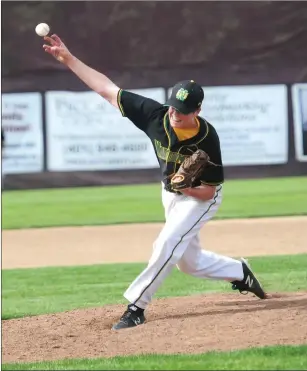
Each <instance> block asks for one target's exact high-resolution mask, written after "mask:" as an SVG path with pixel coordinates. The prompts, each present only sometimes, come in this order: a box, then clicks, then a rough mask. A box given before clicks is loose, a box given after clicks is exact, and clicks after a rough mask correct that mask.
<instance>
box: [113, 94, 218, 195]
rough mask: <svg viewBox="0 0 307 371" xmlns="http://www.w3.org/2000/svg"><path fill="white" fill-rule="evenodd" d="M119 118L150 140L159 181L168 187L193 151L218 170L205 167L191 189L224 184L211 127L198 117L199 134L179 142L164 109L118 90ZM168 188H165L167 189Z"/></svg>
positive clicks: (216, 138)
mask: <svg viewBox="0 0 307 371" xmlns="http://www.w3.org/2000/svg"><path fill="white" fill-rule="evenodd" d="M117 102H118V106H119V108H120V111H121V114H122V115H123V116H124V117H127V118H128V119H129V120H130V121H132V122H133V123H134V125H135V126H136V127H138V128H139V129H140V130H142V131H143V132H144V133H145V134H146V135H147V136H148V137H149V139H150V140H151V142H152V144H153V147H154V150H155V153H156V156H157V159H158V162H159V165H160V169H161V172H162V181H163V183H164V184H165V186H167V185H169V183H170V179H171V177H172V175H173V174H174V173H175V172H176V171H177V170H178V169H179V166H180V164H181V163H182V162H183V160H184V159H185V157H187V156H191V154H192V153H194V152H195V151H196V150H197V149H202V150H203V151H205V152H207V153H208V155H209V157H210V161H212V162H214V163H215V164H217V165H219V166H208V167H206V168H205V170H204V172H203V174H202V175H201V176H200V178H199V180H198V181H197V182H196V183H195V184H194V186H199V185H200V184H201V183H203V184H208V185H219V184H221V183H223V182H224V171H223V164H222V156H221V148H220V141H219V137H218V134H217V132H216V130H215V129H214V127H213V126H212V125H211V124H210V123H209V122H207V121H206V120H204V119H203V118H201V117H197V119H198V121H199V132H198V134H197V135H195V136H194V137H192V138H190V139H186V140H182V141H179V140H178V138H177V136H176V133H175V131H174V130H173V129H172V127H171V125H170V122H169V116H168V107H166V106H164V105H162V104H161V103H159V102H156V101H155V100H153V99H149V98H146V97H143V96H141V95H138V94H135V93H131V92H128V91H126V90H122V89H121V90H119V92H118V97H117ZM167 188H168V187H167Z"/></svg>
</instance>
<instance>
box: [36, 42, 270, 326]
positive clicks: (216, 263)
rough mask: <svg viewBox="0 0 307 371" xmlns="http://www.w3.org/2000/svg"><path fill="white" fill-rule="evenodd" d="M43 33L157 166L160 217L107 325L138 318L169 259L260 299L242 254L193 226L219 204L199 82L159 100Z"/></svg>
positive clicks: (218, 172)
mask: <svg viewBox="0 0 307 371" xmlns="http://www.w3.org/2000/svg"><path fill="white" fill-rule="evenodd" d="M44 39H45V41H46V44H45V45H43V48H44V50H45V51H46V52H47V53H49V54H51V55H52V56H54V57H55V58H56V59H57V60H58V61H59V62H61V63H63V64H64V65H66V66H67V67H68V68H69V69H70V70H71V71H72V72H73V73H75V74H76V76H78V77H79V78H80V79H81V80H82V81H83V82H84V83H85V84H86V85H87V86H88V87H89V88H90V89H92V90H93V91H95V92H97V93H98V94H100V95H101V96H102V97H103V98H104V99H106V100H107V101H108V102H109V103H110V104H112V105H113V106H115V107H116V108H118V109H119V110H120V112H121V114H122V115H123V116H125V117H127V118H128V119H129V120H130V121H131V122H132V123H133V124H134V125H136V126H137V127H138V128H139V129H140V130H142V131H143V132H144V133H145V134H146V135H147V136H148V137H149V138H150V140H151V142H152V145H153V147H154V150H155V153H156V156H157V159H158V161H159V165H160V169H161V186H162V187H161V188H162V203H163V206H164V210H165V220H166V221H165V225H164V227H163V229H162V230H161V232H160V234H159V235H158V236H157V238H156V240H155V241H154V244H153V253H152V256H151V258H150V260H149V263H148V265H147V267H146V268H145V269H144V270H143V272H141V273H140V274H139V276H138V277H137V278H136V279H135V280H134V281H133V282H132V283H131V285H130V286H129V287H128V289H127V290H126V292H125V293H124V297H125V298H126V299H127V300H128V303H129V304H128V306H127V308H126V310H125V311H124V313H123V315H122V317H121V318H120V319H119V321H118V323H115V324H114V326H113V329H114V330H120V329H125V328H129V327H134V326H137V325H140V324H143V323H144V322H145V315H144V311H145V309H146V308H147V306H148V305H149V304H150V302H151V300H152V298H153V296H154V294H155V293H156V291H157V290H158V288H159V287H160V285H161V284H162V282H163V281H164V280H165V278H166V277H167V276H168V275H169V274H170V272H171V271H172V269H173V268H174V267H177V268H178V269H179V270H180V271H182V272H184V273H187V274H190V275H192V276H195V277H199V278H202V279H208V278H210V279H216V280H226V281H228V282H229V283H231V284H232V288H233V289H235V290H239V291H240V292H241V293H242V292H251V293H253V294H255V295H256V296H257V297H258V298H260V299H265V298H266V297H267V294H266V293H265V292H264V290H263V288H262V287H261V284H260V282H259V280H258V279H257V278H256V276H255V275H254V273H253V272H252V270H251V268H250V267H249V265H248V263H247V262H246V260H244V259H241V260H236V259H232V258H230V257H227V256H223V255H219V254H216V253H214V252H211V251H208V250H204V249H202V248H201V246H200V240H199V232H200V230H201V228H202V227H203V226H204V225H205V224H206V223H207V222H208V221H209V220H210V219H212V218H213V216H214V215H215V214H216V212H217V210H218V209H219V207H220V205H221V202H222V191H223V182H224V173H223V163H222V157H221V149H220V141H219V137H218V134H217V132H216V130H215V128H214V127H213V126H212V125H211V124H210V123H209V122H208V121H206V120H205V119H203V118H201V117H200V116H199V113H200V110H201V104H202V101H203V99H204V92H203V89H202V88H201V86H200V85H198V84H197V83H196V82H194V81H193V80H186V81H181V82H178V83H177V84H176V85H175V86H174V87H173V89H172V93H171V96H170V98H169V99H168V100H167V102H166V103H165V104H160V103H158V102H156V101H154V100H152V99H148V98H146V97H143V96H140V95H137V94H134V93H131V92H128V91H127V90H124V89H121V88H119V87H118V86H116V84H114V83H113V82H112V81H111V80H110V79H109V78H108V77H106V76H105V75H103V74H102V73H100V72H98V71H96V70H94V69H92V68H90V67H89V66H87V65H85V64H84V63H83V62H82V61H80V60H79V59H78V58H76V57H75V56H74V55H72V54H71V53H70V52H69V50H68V49H67V47H66V46H65V45H64V43H63V42H62V41H61V39H60V38H59V37H58V36H57V35H52V36H51V37H48V36H46V37H45V38H44Z"/></svg>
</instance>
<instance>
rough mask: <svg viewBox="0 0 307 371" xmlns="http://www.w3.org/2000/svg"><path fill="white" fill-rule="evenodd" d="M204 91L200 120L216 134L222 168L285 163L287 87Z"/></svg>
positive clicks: (286, 145) (221, 88) (248, 87)
mask: <svg viewBox="0 0 307 371" xmlns="http://www.w3.org/2000/svg"><path fill="white" fill-rule="evenodd" d="M203 89H204V94H205V98H204V101H203V104H202V110H201V112H200V116H201V117H203V118H204V119H206V120H208V122H210V124H212V125H213V126H214V127H215V129H216V130H217V133H218V135H219V138H220V142H221V150H222V156H223V163H224V165H225V166H227V165H228V166H241V165H267V164H283V163H286V162H287V161H288V109H287V88H286V85H256V86H219V87H203ZM169 93H170V90H169Z"/></svg>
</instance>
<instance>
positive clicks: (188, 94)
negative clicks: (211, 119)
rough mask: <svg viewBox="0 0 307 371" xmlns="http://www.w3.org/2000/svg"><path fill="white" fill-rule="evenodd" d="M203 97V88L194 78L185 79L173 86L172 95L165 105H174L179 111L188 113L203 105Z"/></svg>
mask: <svg viewBox="0 0 307 371" xmlns="http://www.w3.org/2000/svg"><path fill="white" fill-rule="evenodd" d="M203 99H204V91H203V88H202V87H201V86H200V85H198V84H197V83H196V82H195V81H194V80H184V81H180V82H178V83H177V84H176V85H175V86H174V87H173V89H172V93H171V96H170V98H169V99H168V100H167V101H166V102H165V104H164V106H171V107H174V108H175V109H176V110H178V111H179V112H181V113H183V114H185V115H188V114H189V113H192V112H194V111H196V110H197V109H198V108H199V107H200V106H201V104H202V101H203Z"/></svg>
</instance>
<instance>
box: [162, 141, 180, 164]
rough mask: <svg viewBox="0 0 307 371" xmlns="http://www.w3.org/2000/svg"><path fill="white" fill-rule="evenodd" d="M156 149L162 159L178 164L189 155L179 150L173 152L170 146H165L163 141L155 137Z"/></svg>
mask: <svg viewBox="0 0 307 371" xmlns="http://www.w3.org/2000/svg"><path fill="white" fill-rule="evenodd" d="M155 149H156V153H157V156H158V157H159V158H161V160H164V161H167V162H174V163H176V164H181V163H182V162H183V161H184V159H185V158H186V157H187V156H185V155H182V154H180V153H178V152H172V151H170V150H169V149H168V148H166V147H163V146H162V144H161V142H159V141H158V140H156V139H155Z"/></svg>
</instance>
